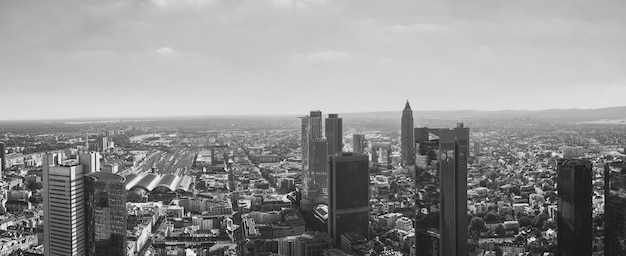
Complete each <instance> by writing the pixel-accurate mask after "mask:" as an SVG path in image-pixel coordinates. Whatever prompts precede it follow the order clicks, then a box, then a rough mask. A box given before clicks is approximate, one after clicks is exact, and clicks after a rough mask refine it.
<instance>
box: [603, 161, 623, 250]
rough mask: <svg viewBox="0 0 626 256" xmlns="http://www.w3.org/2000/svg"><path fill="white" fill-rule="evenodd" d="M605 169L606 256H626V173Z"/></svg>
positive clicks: (618, 169)
mask: <svg viewBox="0 0 626 256" xmlns="http://www.w3.org/2000/svg"><path fill="white" fill-rule="evenodd" d="M611 165H612V164H607V165H606V166H605V168H604V198H605V200H604V255H626V172H623V171H622V170H621V168H623V167H624V165H623V164H618V165H617V166H611Z"/></svg>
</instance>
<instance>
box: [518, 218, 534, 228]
mask: <svg viewBox="0 0 626 256" xmlns="http://www.w3.org/2000/svg"><path fill="white" fill-rule="evenodd" d="M517 222H519V225H520V227H527V226H531V225H532V222H531V220H530V218H528V217H526V216H522V217H520V218H519V219H517Z"/></svg>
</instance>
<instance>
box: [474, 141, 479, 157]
mask: <svg viewBox="0 0 626 256" xmlns="http://www.w3.org/2000/svg"><path fill="white" fill-rule="evenodd" d="M478 156H480V142H478V141H477V142H474V158H476V157H478Z"/></svg>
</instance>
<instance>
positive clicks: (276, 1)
mask: <svg viewBox="0 0 626 256" xmlns="http://www.w3.org/2000/svg"><path fill="white" fill-rule="evenodd" d="M329 3H330V0H272V5H274V6H275V7H278V8H292V7H295V8H298V9H306V8H309V7H313V6H326V5H328V4H329Z"/></svg>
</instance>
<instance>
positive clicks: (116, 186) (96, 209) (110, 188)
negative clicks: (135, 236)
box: [84, 172, 126, 256]
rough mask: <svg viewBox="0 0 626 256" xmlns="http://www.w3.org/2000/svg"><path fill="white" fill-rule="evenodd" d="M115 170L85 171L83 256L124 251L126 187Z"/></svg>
mask: <svg viewBox="0 0 626 256" xmlns="http://www.w3.org/2000/svg"><path fill="white" fill-rule="evenodd" d="M124 180H125V179H124V178H123V177H122V176H119V175H117V174H112V173H104V172H95V173H90V174H87V175H85V185H84V186H85V222H86V223H85V234H86V243H85V244H86V250H85V251H86V252H87V254H86V255H87V256H125V255H126V189H125V186H124Z"/></svg>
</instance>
